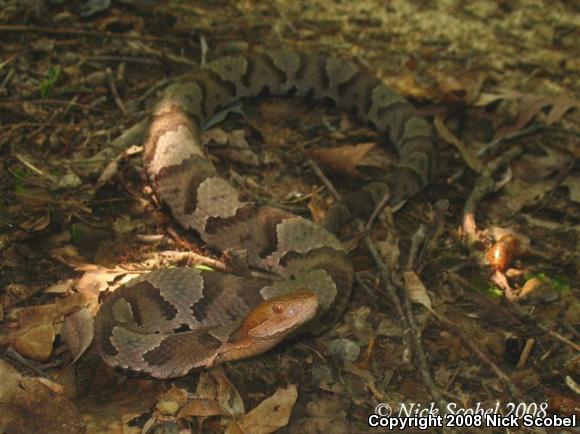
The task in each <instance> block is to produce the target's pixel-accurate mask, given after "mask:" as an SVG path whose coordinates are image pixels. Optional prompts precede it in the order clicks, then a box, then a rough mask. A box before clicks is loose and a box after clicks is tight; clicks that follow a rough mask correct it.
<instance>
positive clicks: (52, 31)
mask: <svg viewBox="0 0 580 434" xmlns="http://www.w3.org/2000/svg"><path fill="white" fill-rule="evenodd" d="M2 32H7V33H10V32H13V33H28V32H31V33H46V34H47V35H73V36H94V37H97V38H116V39H137V40H142V41H164V42H177V43H179V42H182V39H179V38H170V37H166V36H151V35H127V34H124V33H111V32H103V31H99V30H78V29H56V28H53V27H37V26H22V25H16V26H11V25H6V24H2V25H0V33H2Z"/></svg>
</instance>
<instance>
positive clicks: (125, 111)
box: [105, 68, 127, 115]
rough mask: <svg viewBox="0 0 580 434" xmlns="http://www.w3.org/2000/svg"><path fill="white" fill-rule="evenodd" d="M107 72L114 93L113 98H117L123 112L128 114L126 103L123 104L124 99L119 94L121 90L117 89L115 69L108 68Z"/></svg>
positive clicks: (117, 103)
mask: <svg viewBox="0 0 580 434" xmlns="http://www.w3.org/2000/svg"><path fill="white" fill-rule="evenodd" d="M105 72H106V73H107V79H108V81H109V89H111V93H112V94H113V98H114V99H115V104H116V105H117V107H118V108H119V110H120V111H121V113H123V114H124V115H127V109H126V108H125V104H123V100H122V99H121V97H120V96H119V91H118V90H117V83H116V81H115V76H114V75H113V71H112V70H111V68H107V69H106V70H105Z"/></svg>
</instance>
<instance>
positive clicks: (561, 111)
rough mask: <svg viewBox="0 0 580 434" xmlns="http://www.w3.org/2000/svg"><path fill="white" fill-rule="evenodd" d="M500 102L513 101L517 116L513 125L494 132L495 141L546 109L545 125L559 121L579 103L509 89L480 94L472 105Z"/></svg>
mask: <svg viewBox="0 0 580 434" xmlns="http://www.w3.org/2000/svg"><path fill="white" fill-rule="evenodd" d="M500 100H510V101H514V102H515V104H516V107H517V108H516V110H517V113H518V115H517V118H516V121H515V122H514V124H513V125H509V126H507V127H504V128H500V129H499V130H498V131H497V132H496V134H495V138H496V140H497V139H498V138H501V137H504V136H506V135H508V134H511V133H514V132H516V131H519V130H521V129H522V128H524V127H525V126H526V125H528V123H529V122H530V121H531V120H532V119H534V118H535V117H536V116H537V115H538V114H539V113H540V112H541V111H542V110H544V109H546V108H549V111H548V114H547V116H546V118H545V124H546V125H552V124H554V123H555V122H557V121H559V120H560V119H561V118H562V117H563V116H564V115H565V114H566V113H567V112H568V111H569V110H571V109H574V108H576V109H580V101H578V100H575V99H572V98H569V97H567V96H551V95H534V94H525V93H521V92H516V91H513V90H509V89H502V90H500V91H499V93H496V94H493V93H482V94H481V95H480V97H479V99H478V100H477V101H476V102H475V103H474V105H475V106H486V105H489V104H491V103H494V102H496V101H500Z"/></svg>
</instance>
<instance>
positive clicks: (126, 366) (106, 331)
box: [95, 50, 436, 378]
mask: <svg viewBox="0 0 580 434" xmlns="http://www.w3.org/2000/svg"><path fill="white" fill-rule="evenodd" d="M265 94H268V95H272V96H298V97H303V98H314V99H315V100H330V101H332V102H334V103H335V104H336V105H337V106H338V107H339V108H340V109H343V110H345V111H347V112H349V113H351V114H352V115H353V116H354V117H356V118H358V119H359V120H360V121H362V122H364V123H366V124H368V125H370V126H371V127H372V128H374V129H376V130H377V131H378V132H379V133H382V134H385V135H386V137H387V138H388V139H389V141H390V142H392V143H393V144H394V145H395V146H396V148H397V150H398V153H399V156H400V161H399V164H398V165H397V166H396V167H395V168H394V169H393V170H392V171H390V172H389V173H388V174H387V175H386V176H385V177H384V178H383V179H382V180H377V181H373V182H370V183H369V184H367V185H366V186H365V187H363V189H361V190H359V191H357V192H356V193H352V194H350V195H348V196H346V197H345V198H344V200H342V201H341V202H340V203H339V204H338V205H337V206H335V207H334V208H333V209H331V212H330V214H329V218H328V220H327V222H326V228H325V227H323V226H321V225H317V224H315V223H313V222H312V221H310V220H308V219H305V218H302V217H299V216H296V215H293V214H291V213H288V212H286V211H283V210H280V209H277V208H272V207H266V206H258V205H255V204H253V203H251V202H248V201H247V200H246V199H245V198H244V197H243V196H242V195H241V194H240V193H239V192H238V191H237V190H236V189H235V188H234V187H233V186H232V185H231V184H230V182H228V181H227V180H226V179H225V178H223V177H221V176H220V175H219V174H218V173H217V172H216V169H215V167H214V166H213V164H212V162H211V161H210V160H209V159H208V157H207V156H206V154H205V152H204V150H203V148H202V146H201V138H200V135H201V128H202V125H203V124H204V122H205V121H206V120H208V119H209V118H210V117H211V116H213V115H215V114H216V113H217V112H219V111H220V110H223V109H224V108H227V107H228V106H230V105H231V104H233V103H235V102H236V101H238V100H239V99H242V98H256V97H261V96H263V95H265ZM435 156H436V155H435V148H434V145H433V135H432V130H431V126H430V124H429V123H428V122H427V121H426V120H425V119H423V118H422V117H420V116H419V115H417V113H416V111H415V109H414V108H413V107H412V106H411V105H410V104H409V103H408V102H407V101H406V100H405V99H404V98H403V97H402V96H400V95H399V94H398V93H396V92H395V91H393V90H392V89H391V88H389V87H388V86H387V85H385V84H384V83H383V82H382V81H381V80H379V79H377V78H376V77H375V76H374V75H373V74H372V73H371V72H369V71H368V70H366V69H365V68H362V67H360V66H358V65H356V64H355V63H353V62H350V61H345V60H342V59H340V58H337V57H327V56H322V55H317V54H316V55H315V54H302V53H296V52H292V51H286V50H281V51H269V52H265V53H260V54H252V55H246V56H239V57H225V58H222V59H218V60H215V61H213V62H211V63H208V64H207V65H205V66H204V67H202V68H199V69H198V70H196V71H194V72H193V73H192V74H191V75H190V76H189V77H188V78H187V79H185V80H182V81H180V82H178V83H176V84H173V85H171V86H169V87H168V88H167V89H166V90H165V91H164V93H163V95H162V96H161V98H160V99H159V101H158V102H157V104H156V105H155V107H154V109H153V112H152V115H151V120H150V124H149V129H148V135H147V139H146V141H145V146H144V163H145V169H146V172H147V175H148V177H149V180H150V182H151V184H152V186H153V189H154V191H155V193H156V194H157V196H158V198H160V200H161V201H162V202H163V203H165V204H166V205H167V206H168V208H169V209H170V211H171V213H172V215H173V217H174V219H175V220H176V221H177V222H178V223H179V224H180V225H181V226H182V227H183V228H185V229H193V230H194V231H196V232H197V233H198V234H199V236H200V237H201V239H202V240H203V241H204V242H205V243H207V245H208V246H209V247H211V248H213V249H216V250H218V251H221V252H224V251H226V250H228V249H237V250H241V251H245V252H247V257H248V265H249V266H251V267H255V268H258V269H261V270H265V271H268V272H272V273H275V274H276V275H277V276H278V278H275V279H274V278H273V279H267V278H255V277H240V276H234V275H230V274H225V273H222V272H214V271H202V270H198V269H195V268H188V267H183V268H173V269H162V270H158V271H154V272H151V273H149V274H145V275H143V276H140V277H138V278H136V279H133V280H132V281H130V282H128V283H127V284H125V285H123V286H122V287H120V288H119V289H117V290H116V291H115V292H114V293H112V294H111V295H110V296H109V297H108V298H106V300H105V301H104V302H103V304H102V305H101V307H100V310H99V312H98V314H97V317H96V321H95V342H96V346H97V350H98V352H99V354H100V356H101V357H102V359H103V360H104V361H105V363H106V364H107V365H109V366H111V367H113V368H116V369H118V370H121V371H126V372H127V371H128V372H130V373H137V374H140V375H145V376H148V377H153V378H173V377H179V376H182V375H186V374H187V373H189V372H191V371H193V370H198V369H202V368H207V367H211V366H214V365H216V364H218V363H222V362H224V361H229V360H237V359H241V358H245V357H250V356H254V355H257V354H260V353H262V352H264V351H267V350H268V349H270V348H272V347H274V346H275V345H277V344H278V343H279V342H281V341H282V340H283V339H284V338H285V337H287V336H288V335H289V334H294V333H299V332H303V331H304V332H307V331H310V332H316V331H318V330H320V329H321V328H322V327H324V325H325V324H329V323H332V322H333V321H334V320H335V319H337V318H338V316H340V315H341V313H342V312H343V311H344V309H345V307H346V304H347V302H348V300H349V296H350V293H351V288H352V284H353V268H352V265H351V263H350V261H349V259H348V257H347V255H346V252H345V251H344V249H343V247H342V245H341V243H340V242H339V241H338V239H337V238H336V237H335V236H334V235H333V234H332V232H334V231H336V229H337V227H338V226H340V225H341V224H342V223H343V222H344V221H345V220H346V219H348V218H350V217H352V216H353V215H356V214H360V213H368V212H369V211H372V209H373V208H374V207H375V206H376V204H377V203H378V202H379V201H380V200H381V199H382V198H383V195H384V194H385V193H386V192H387V191H389V193H390V197H391V203H398V202H400V201H401V200H404V199H407V198H409V197H410V196H412V195H414V194H415V193H417V192H418V191H420V190H421V189H423V188H424V187H425V186H426V185H427V184H428V183H429V182H430V180H431V178H432V174H433V171H434V167H435Z"/></svg>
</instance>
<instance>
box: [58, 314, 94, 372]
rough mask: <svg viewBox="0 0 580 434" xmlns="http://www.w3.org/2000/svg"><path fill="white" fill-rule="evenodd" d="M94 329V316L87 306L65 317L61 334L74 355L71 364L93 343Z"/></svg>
mask: <svg viewBox="0 0 580 434" xmlns="http://www.w3.org/2000/svg"><path fill="white" fill-rule="evenodd" d="M94 331H95V328H94V320H93V316H92V315H91V313H90V312H89V310H88V309H86V308H82V309H81V310H79V311H78V312H75V313H73V314H72V315H68V316H67V317H66V318H65V319H64V324H63V326H62V330H61V332H60V334H61V336H62V338H63V340H64V343H65V344H66V346H67V347H68V350H69V351H70V353H71V354H72V356H73V361H72V362H71V364H73V363H74V362H76V361H77V360H78V359H79V357H80V356H82V355H83V354H84V352H85V351H86V350H87V348H88V347H89V345H91V342H92V341H93V335H94Z"/></svg>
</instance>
